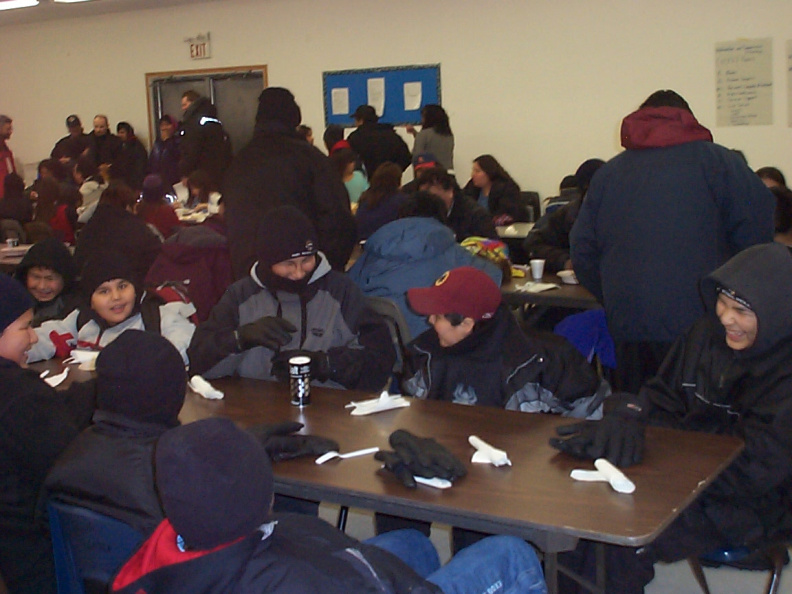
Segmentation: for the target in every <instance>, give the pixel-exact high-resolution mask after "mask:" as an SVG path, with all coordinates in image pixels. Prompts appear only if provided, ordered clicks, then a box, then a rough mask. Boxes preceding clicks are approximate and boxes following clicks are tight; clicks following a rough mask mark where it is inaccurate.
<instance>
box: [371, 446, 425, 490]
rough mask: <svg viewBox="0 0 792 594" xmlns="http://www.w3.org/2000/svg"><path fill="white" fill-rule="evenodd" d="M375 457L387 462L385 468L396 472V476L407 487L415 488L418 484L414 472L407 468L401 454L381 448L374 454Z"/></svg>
mask: <svg viewBox="0 0 792 594" xmlns="http://www.w3.org/2000/svg"><path fill="white" fill-rule="evenodd" d="M374 458H376V459H377V460H380V461H381V462H383V463H384V464H385V468H387V469H388V470H390V471H391V472H392V473H393V474H395V475H396V478H397V479H399V480H400V481H401V483H402V484H403V485H404V486H405V487H407V488H408V489H415V487H416V486H417V484H416V482H415V478H413V473H412V472H410V469H409V468H407V465H406V464H405V463H404V460H402V459H401V458H399V455H398V454H397V453H396V452H389V451H387V450H380V451H379V452H377V453H376V454H374Z"/></svg>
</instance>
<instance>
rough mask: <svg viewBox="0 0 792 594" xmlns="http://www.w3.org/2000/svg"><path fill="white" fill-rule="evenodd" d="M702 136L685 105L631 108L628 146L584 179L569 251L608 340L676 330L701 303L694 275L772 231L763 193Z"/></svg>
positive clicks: (771, 205)
mask: <svg viewBox="0 0 792 594" xmlns="http://www.w3.org/2000/svg"><path fill="white" fill-rule="evenodd" d="M710 139H711V136H710V135H709V131H707V130H706V129H705V128H703V127H702V126H701V125H700V124H699V123H698V122H697V121H696V120H695V118H694V117H693V115H692V114H691V113H690V112H688V111H686V110H683V109H677V108H672V107H658V108H644V109H640V110H638V111H636V112H635V113H633V114H631V115H630V116H628V117H627V118H625V120H624V122H623V124H622V144H623V145H624V146H625V147H626V148H627V149H628V150H626V151H624V152H623V153H621V154H620V155H618V156H616V157H614V158H613V159H611V160H610V161H609V162H608V163H606V164H605V165H604V166H603V167H602V168H600V170H599V171H597V173H596V175H595V176H594V178H593V179H592V181H591V186H590V187H589V190H588V193H587V194H586V200H585V201H584V203H583V205H582V206H581V208H580V214H579V215H578V218H577V221H576V222H575V225H574V227H573V228H572V233H571V235H570V243H571V255H572V261H573V263H574V268H575V273H576V275H577V278H578V280H580V282H581V284H582V285H583V286H585V287H586V288H587V289H589V290H590V291H591V292H592V293H593V294H594V295H595V296H596V297H597V298H598V299H599V300H600V301H602V303H603V305H604V306H605V311H606V314H607V316H608V327H609V328H610V331H611V334H612V335H613V339H614V341H615V342H616V343H617V344H618V343H623V342H637V341H656V342H672V341H673V340H675V339H676V337H677V336H679V335H680V334H681V333H682V332H684V331H685V330H686V329H687V328H688V327H689V326H690V325H691V324H692V323H693V322H695V321H696V320H697V319H698V318H699V317H701V315H702V314H703V313H704V309H703V307H702V304H701V300H700V299H699V295H698V283H699V281H700V280H701V278H702V277H703V276H704V275H705V274H707V273H709V272H710V271H712V270H714V269H715V268H717V267H718V266H719V265H721V264H723V263H724V262H725V261H726V260H728V259H729V258H730V257H731V256H732V255H734V254H736V253H737V252H739V251H740V250H742V249H744V248H746V247H748V246H750V245H753V244H756V243H764V242H768V241H772V239H773V212H774V210H775V202H774V200H773V196H772V194H771V193H770V191H769V190H768V189H767V188H766V187H764V184H762V182H761V181H760V180H759V178H758V177H757V176H756V174H754V173H753V171H751V170H750V169H749V168H748V167H747V166H746V164H745V163H744V162H743V160H742V159H741V158H740V157H739V156H738V155H737V154H735V153H734V152H732V151H730V150H729V149H727V148H724V147H722V146H719V145H717V144H714V143H712V142H711V141H710Z"/></svg>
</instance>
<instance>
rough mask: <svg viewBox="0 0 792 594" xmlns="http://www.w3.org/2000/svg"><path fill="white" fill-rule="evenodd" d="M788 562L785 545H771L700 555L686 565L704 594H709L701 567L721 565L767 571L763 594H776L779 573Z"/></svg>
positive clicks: (779, 578)
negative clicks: (765, 586) (768, 573)
mask: <svg viewBox="0 0 792 594" xmlns="http://www.w3.org/2000/svg"><path fill="white" fill-rule="evenodd" d="M788 562H789V553H788V552H787V543H783V542H781V543H773V544H770V545H767V546H765V547H762V548H760V549H749V548H748V547H736V548H733V549H720V550H717V551H713V552H711V553H707V554H706V555H702V556H701V557H690V558H688V565H690V569H691V570H692V571H693V575H694V577H695V578H696V581H697V582H698V585H699V586H700V587H701V591H702V592H704V594H710V589H709V585H708V584H707V578H706V576H705V575H704V571H703V570H702V569H701V567H702V565H704V566H706V567H721V566H723V565H725V566H729V567H734V568H737V569H749V570H755V571H769V572H770V575H769V577H768V580H767V588H766V589H765V594H777V593H778V587H779V584H780V583H781V572H782V571H783V569H784V565H786V564H787V563H788Z"/></svg>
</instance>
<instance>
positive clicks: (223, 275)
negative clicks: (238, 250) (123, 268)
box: [146, 225, 234, 322]
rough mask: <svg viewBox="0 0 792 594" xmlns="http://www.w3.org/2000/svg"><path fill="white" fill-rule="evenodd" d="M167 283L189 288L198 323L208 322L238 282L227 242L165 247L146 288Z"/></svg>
mask: <svg viewBox="0 0 792 594" xmlns="http://www.w3.org/2000/svg"><path fill="white" fill-rule="evenodd" d="M201 227H202V225H196V226H195V227H190V228H189V229H200V228H201ZM206 231H207V232H209V233H212V234H214V235H216V236H217V237H220V236H219V235H218V234H217V233H214V231H211V230H209V229H206ZM177 235H180V234H177ZM177 235H174V237H176V236H177ZM220 238H221V239H222V237H220ZM167 281H176V282H181V283H183V284H184V285H185V286H186V287H187V291H188V293H189V295H190V300H191V301H192V302H193V304H194V305H195V309H196V313H197V316H198V321H199V322H204V321H206V320H207V319H208V318H209V313H210V312H211V311H212V308H213V307H214V306H215V305H216V304H217V302H218V301H220V298H221V297H222V296H223V293H225V290H226V289H227V288H228V287H229V286H230V285H231V284H232V283H233V282H234V276H233V274H232V273H231V259H230V258H229V256H228V248H227V247H226V246H225V242H223V243H222V244H219V245H213V246H193V245H190V244H188V243H177V242H166V243H164V244H163V245H162V252H161V253H160V255H159V256H157V259H156V260H154V264H152V266H151V269H150V270H149V272H148V275H147V276H146V285H147V286H151V285H154V286H157V285H160V284H162V283H165V282H167Z"/></svg>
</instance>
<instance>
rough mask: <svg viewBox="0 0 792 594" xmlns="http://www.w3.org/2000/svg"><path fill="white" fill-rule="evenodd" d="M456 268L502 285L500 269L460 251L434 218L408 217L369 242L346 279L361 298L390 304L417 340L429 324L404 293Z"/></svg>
mask: <svg viewBox="0 0 792 594" xmlns="http://www.w3.org/2000/svg"><path fill="white" fill-rule="evenodd" d="M460 266H475V267H476V268H480V269H481V270H483V271H484V272H486V273H487V274H488V275H489V276H490V277H491V278H492V280H494V281H495V282H496V283H497V284H498V285H500V283H501V271H500V269H499V268H497V267H496V266H495V265H494V264H492V263H490V262H488V261H487V260H485V259H483V258H478V257H476V256H474V255H473V254H471V253H470V252H469V251H467V250H466V249H465V248H463V247H462V246H460V245H459V244H458V243H457V242H456V240H455V239H454V234H453V233H452V232H451V230H450V229H449V228H448V227H446V226H445V225H443V224H442V223H440V222H439V221H436V220H435V219H430V218H423V217H409V218H406V219H399V220H397V221H393V222H392V223H388V224H387V225H384V226H383V227H380V228H379V230H377V232H376V233H374V234H373V235H372V236H371V237H369V239H368V241H366V245H365V246H364V247H363V254H362V255H361V256H360V257H359V258H358V259H357V261H356V262H355V264H354V266H352V268H351V269H350V270H349V277H350V278H351V279H352V280H353V281H354V282H355V284H356V285H357V286H358V287H360V289H361V291H363V293H364V294H365V295H367V296H372V297H387V298H388V299H392V300H393V301H394V302H395V303H396V305H398V306H399V309H400V310H401V311H402V313H403V314H404V317H405V319H406V320H407V324H408V325H409V327H410V333H411V334H412V336H413V337H416V336H418V335H419V334H421V333H422V332H424V331H425V330H428V329H429V324H427V322H426V316H422V315H418V314H416V313H415V312H414V311H413V310H412V309H410V307H409V306H408V305H407V289H412V288H414V287H429V286H431V285H432V284H434V282H435V281H436V280H437V279H438V278H440V276H441V275H442V274H443V273H444V272H446V271H447V270H451V269H452V268H459V267H460Z"/></svg>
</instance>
